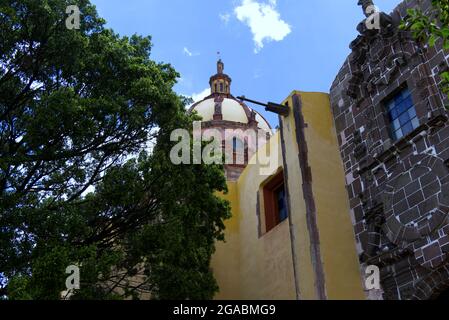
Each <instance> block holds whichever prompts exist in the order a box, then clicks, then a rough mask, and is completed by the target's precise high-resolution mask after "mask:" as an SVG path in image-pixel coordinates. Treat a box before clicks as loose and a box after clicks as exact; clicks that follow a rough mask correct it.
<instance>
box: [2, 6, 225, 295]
mask: <svg viewBox="0 0 449 320" xmlns="http://www.w3.org/2000/svg"><path fill="white" fill-rule="evenodd" d="M73 4H76V5H77V6H78V7H79V9H80V11H81V23H80V29H78V30H77V29H74V30H69V29H67V28H66V25H65V20H66V18H67V16H68V15H67V14H66V7H67V6H68V5H73ZM104 23H105V22H104V20H103V19H101V18H99V17H98V15H97V13H96V10H95V7H94V6H93V5H91V4H90V2H89V1H88V0H70V1H68V0H39V1H36V0H0V296H4V297H7V298H8V299H59V298H60V293H61V291H63V290H65V279H66V277H67V276H68V275H67V274H66V273H65V270H66V267H67V266H68V265H72V264H75V265H79V266H80V272H81V289H80V290H78V291H77V292H76V294H75V295H74V296H73V297H72V298H74V299H119V298H123V297H124V296H128V297H129V296H132V297H135V298H137V297H138V292H140V291H142V290H143V291H146V292H149V293H150V294H151V297H152V298H154V299H208V298H211V297H212V296H213V294H214V293H215V292H216V291H217V289H218V288H217V284H216V282H215V280H214V278H213V275H212V274H211V271H210V269H209V264H210V258H211V254H212V253H213V251H214V242H215V241H216V240H223V230H224V224H223V220H224V219H226V218H228V217H229V215H230V210H229V205H228V203H227V202H225V201H223V200H221V199H219V198H218V197H217V196H216V192H226V182H225V178H224V174H223V168H222V167H221V166H214V165H213V166H206V165H182V166H175V165H173V164H172V163H171V161H170V159H169V152H170V149H171V148H172V146H173V144H174V143H173V142H171V141H170V133H171V132H172V130H173V129H177V128H188V129H190V130H191V128H192V121H193V120H195V118H194V117H195V116H193V115H189V114H187V113H186V111H185V99H184V98H182V97H179V96H177V95H176V94H175V93H174V92H173V89H172V88H173V85H174V84H175V83H176V79H177V77H178V74H177V73H176V72H175V70H174V69H173V68H172V67H171V66H170V65H168V64H162V63H156V62H154V61H152V60H151V59H150V53H151V46H152V43H151V39H150V38H149V37H141V36H137V35H134V36H132V37H120V36H119V35H117V34H116V33H114V32H113V31H112V30H109V29H106V28H105V27H104ZM145 150H150V152H146V151H145ZM137 274H140V278H139V279H140V280H139V281H131V279H133V277H134V276H135V275H137Z"/></svg>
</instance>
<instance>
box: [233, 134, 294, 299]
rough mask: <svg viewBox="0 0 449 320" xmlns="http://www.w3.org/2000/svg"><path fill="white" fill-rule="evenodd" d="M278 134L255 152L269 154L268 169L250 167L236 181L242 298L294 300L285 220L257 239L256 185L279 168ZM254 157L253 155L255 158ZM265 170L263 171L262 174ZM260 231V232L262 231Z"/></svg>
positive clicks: (280, 159)
mask: <svg viewBox="0 0 449 320" xmlns="http://www.w3.org/2000/svg"><path fill="white" fill-rule="evenodd" d="M279 139H280V135H279V132H278V133H277V134H276V135H274V136H273V137H272V138H271V140H270V142H269V143H268V144H267V145H265V146H263V147H262V148H261V149H260V150H259V153H264V154H267V152H266V149H267V148H270V149H271V150H275V151H276V153H274V152H270V155H271V156H272V160H273V162H272V164H274V165H273V166H271V168H270V169H268V168H264V169H267V170H266V171H265V170H262V168H261V167H263V165H261V164H260V163H257V164H250V165H248V167H247V168H246V169H245V171H244V172H243V174H242V175H241V176H240V179H239V180H238V189H239V197H240V211H241V213H242V214H241V216H240V217H241V218H240V250H241V279H240V281H241V286H242V289H241V292H242V296H241V297H242V299H269V300H271V299H272V300H277V299H295V287H294V280H293V279H294V278H293V262H292V255H291V247H290V234H289V225H288V221H284V222H282V223H281V224H279V225H278V226H277V227H275V228H274V229H273V230H271V231H270V232H268V233H265V234H262V235H261V236H260V237H259V231H258V224H259V221H258V217H257V214H256V212H257V210H256V209H257V208H256V205H257V195H258V191H259V189H260V186H261V185H262V184H263V183H264V181H265V180H266V179H267V178H269V177H270V176H271V175H273V174H275V173H276V172H277V171H278V169H279V167H281V166H282V152H281V150H280V143H279ZM256 156H257V155H256ZM264 171H265V172H264ZM259 199H260V200H259V205H260V210H259V212H260V214H261V215H263V214H264V211H263V197H262V193H261V192H259ZM262 232H263V230H262Z"/></svg>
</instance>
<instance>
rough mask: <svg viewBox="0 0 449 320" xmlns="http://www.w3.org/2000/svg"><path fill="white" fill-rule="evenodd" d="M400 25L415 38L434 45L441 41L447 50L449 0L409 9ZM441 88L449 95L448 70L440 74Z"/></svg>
mask: <svg viewBox="0 0 449 320" xmlns="http://www.w3.org/2000/svg"><path fill="white" fill-rule="evenodd" d="M407 12H408V16H407V17H406V19H405V20H404V21H403V23H402V25H401V27H402V28H403V29H405V30H410V31H412V33H413V36H414V37H415V39H417V40H418V41H421V42H426V43H428V44H429V45H430V46H432V47H433V46H435V45H436V44H437V42H438V41H440V42H441V44H442V46H443V48H444V50H449V0H432V10H431V11H429V12H423V11H422V10H419V9H409V10H408V11H407ZM441 79H442V86H441V88H442V90H443V92H444V93H445V94H447V95H448V97H449V72H444V73H442V74H441Z"/></svg>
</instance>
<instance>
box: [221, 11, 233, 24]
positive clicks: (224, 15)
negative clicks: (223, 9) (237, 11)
mask: <svg viewBox="0 0 449 320" xmlns="http://www.w3.org/2000/svg"><path fill="white" fill-rule="evenodd" d="M219 17H220V20H221V21H223V22H224V24H228V23H229V20H230V19H231V15H230V14H229V13H220V15H219Z"/></svg>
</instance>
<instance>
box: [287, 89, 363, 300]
mask: <svg viewBox="0 0 449 320" xmlns="http://www.w3.org/2000/svg"><path fill="white" fill-rule="evenodd" d="M293 94H299V95H300V96H301V101H302V112H303V116H304V120H305V123H306V124H307V127H306V128H305V129H304V131H305V136H306V141H307V148H308V161H309V166H310V167H311V170H312V188H313V194H314V199H315V205H316V212H317V226H318V231H319V239H320V245H319V246H320V252H321V259H322V264H323V269H324V276H325V289H326V296H327V298H328V299H364V297H365V295H364V293H363V289H362V283H361V276H360V271H359V263H358V259H357V254H356V247H355V237H354V231H353V227H352V222H351V219H350V215H349V202H348V196H347V193H346V189H345V182H344V171H343V164H342V161H341V158H340V154H339V150H338V141H337V136H336V133H335V128H334V126H333V120H332V114H331V108H330V102H329V96H328V94H325V93H306V92H298V91H295V92H293V93H292V94H291V95H290V97H289V99H288V100H289V105H290V106H291V107H293V102H292V99H291V97H292V95H293ZM293 118H294V117H293V116H290V117H289V118H288V119H286V120H287V121H288V122H289V123H290V125H293V123H294V119H293ZM292 121H293V123H292ZM296 147H297V144H296ZM295 151H296V150H295ZM288 157H290V155H288ZM295 167H296V166H295ZM290 171H291V170H289V173H290ZM291 180H292V179H290V183H289V185H290V184H291V183H292V181H291ZM293 183H296V184H299V182H298V181H294V182H293ZM301 225H302V224H301ZM297 232H298V233H301V229H299V230H297ZM301 271H302V270H300V281H301V274H303V273H304V272H301ZM308 272H309V270H308V269H307V273H308ZM306 293H307V294H306ZM304 298H309V294H308V291H307V292H306V291H305V292H304Z"/></svg>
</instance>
